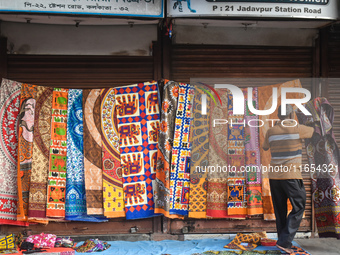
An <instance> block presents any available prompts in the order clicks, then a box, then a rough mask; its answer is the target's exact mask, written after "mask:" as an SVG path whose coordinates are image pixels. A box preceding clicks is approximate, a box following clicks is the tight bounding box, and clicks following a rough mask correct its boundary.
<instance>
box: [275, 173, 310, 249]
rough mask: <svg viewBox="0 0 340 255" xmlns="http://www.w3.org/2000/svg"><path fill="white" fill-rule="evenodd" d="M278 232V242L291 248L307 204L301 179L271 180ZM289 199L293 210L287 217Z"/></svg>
mask: <svg viewBox="0 0 340 255" xmlns="http://www.w3.org/2000/svg"><path fill="white" fill-rule="evenodd" d="M269 183H270V190H271V194H272V200H273V206H274V211H275V217H276V228H277V234H278V241H277V244H278V245H280V246H281V247H284V248H289V249H290V248H291V246H292V241H293V239H294V236H295V234H296V232H297V230H298V228H299V226H300V223H301V220H302V217H303V213H304V211H305V206H306V191H305V187H304V185H303V181H302V180H301V179H289V180H273V179H271V180H269ZM287 199H289V200H290V203H291V204H292V206H293V210H292V211H291V213H290V214H289V215H288V217H287Z"/></svg>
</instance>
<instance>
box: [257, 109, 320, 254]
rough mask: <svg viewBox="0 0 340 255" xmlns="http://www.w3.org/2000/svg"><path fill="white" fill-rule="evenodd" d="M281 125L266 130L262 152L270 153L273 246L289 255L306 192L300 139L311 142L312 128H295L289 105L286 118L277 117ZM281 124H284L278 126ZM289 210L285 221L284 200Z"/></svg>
mask: <svg viewBox="0 0 340 255" xmlns="http://www.w3.org/2000/svg"><path fill="white" fill-rule="evenodd" d="M278 112H279V113H278V117H279V119H280V120H281V122H278V123H276V125H275V126H274V127H271V128H269V129H268V131H267V133H266V137H265V142H264V144H263V149H264V150H265V151H266V150H268V149H270V152H271V162H270V165H271V167H272V170H271V171H269V173H268V174H269V183H270V190H271V194H272V200H273V206H274V212H275V217H276V228H277V234H278V241H277V244H276V246H277V247H278V248H280V249H281V250H283V251H285V252H287V253H292V252H293V251H292V249H291V246H292V241H293V239H294V236H295V234H296V232H297V230H298V228H299V226H300V223H301V220H302V217H303V213H304V211H305V205H306V191H305V187H304V185H303V179H302V175H301V169H300V167H301V163H302V162H301V158H302V139H304V138H311V137H312V135H313V133H314V128H312V127H308V126H305V125H299V124H298V125H296V122H295V121H294V120H292V119H293V117H294V112H293V107H292V106H291V105H287V109H286V115H281V106H280V107H279V109H278ZM282 121H284V122H282ZM288 199H289V201H290V203H291V204H292V206H293V210H292V211H291V213H290V214H289V215H288V217H287V200H288Z"/></svg>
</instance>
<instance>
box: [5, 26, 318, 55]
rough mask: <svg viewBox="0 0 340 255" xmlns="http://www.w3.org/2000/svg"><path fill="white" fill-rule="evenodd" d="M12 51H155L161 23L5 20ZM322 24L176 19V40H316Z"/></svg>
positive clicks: (270, 42)
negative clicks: (191, 22) (183, 21)
mask: <svg viewBox="0 0 340 255" xmlns="http://www.w3.org/2000/svg"><path fill="white" fill-rule="evenodd" d="M0 28H1V30H0V31H1V35H2V36H5V37H7V38H8V47H7V48H8V51H9V52H10V53H11V54H52V55H132V56H148V55H150V54H151V50H150V46H151V43H152V41H156V40H157V25H156V24H153V25H152V24H150V25H134V26H133V27H129V26H128V25H101V26H96V25H92V26H89V25H87V26H85V25H80V26H79V27H75V26H74V25H51V24H34V23H30V24H27V23H19V22H1V24H0ZM317 36H318V29H312V28H304V29H302V28H266V27H255V28H253V27H248V28H247V29H246V30H245V29H244V28H243V27H221V26H216V27H214V26H207V27H206V28H204V27H203V26H193V25H175V26H174V27H173V43H175V44H222V45H258V46H312V45H313V41H314V39H315V38H316V37H317Z"/></svg>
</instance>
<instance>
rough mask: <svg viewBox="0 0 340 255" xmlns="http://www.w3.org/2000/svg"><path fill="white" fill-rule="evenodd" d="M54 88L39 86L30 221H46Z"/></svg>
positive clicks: (29, 211) (30, 192)
mask: <svg viewBox="0 0 340 255" xmlns="http://www.w3.org/2000/svg"><path fill="white" fill-rule="evenodd" d="M52 95H53V88H49V87H42V86H37V95H36V98H37V99H36V104H35V116H34V139H33V157H32V174H31V182H30V189H29V207H28V220H30V221H32V220H46V201H47V182H48V171H49V156H50V143H51V117H52Z"/></svg>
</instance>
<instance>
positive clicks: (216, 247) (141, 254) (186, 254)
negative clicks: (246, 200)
mask: <svg viewBox="0 0 340 255" xmlns="http://www.w3.org/2000/svg"><path fill="white" fill-rule="evenodd" d="M228 242H231V240H228V239H202V240H190V241H189V240H188V241H174V240H164V241H138V242H128V241H109V242H107V243H108V244H110V245H111V247H110V249H108V250H106V251H103V252H100V253H95V254H100V255H112V254H114V255H161V254H171V255H191V254H195V253H196V254H202V253H203V252H206V251H229V252H234V254H237V253H235V252H239V253H238V254H242V253H241V252H243V254H246V253H245V252H248V251H241V250H238V251H236V250H230V249H225V248H223V246H224V245H226V244H227V243H228ZM293 245H294V246H297V243H296V242H293ZM256 251H262V252H263V251H271V252H274V251H279V249H278V248H277V247H275V246H273V247H272V246H258V247H257V248H256ZM75 254H76V255H77V254H78V255H79V254H82V253H78V252H76V253H75ZM221 254H223V253H221ZM230 254H233V253H230ZM264 254H265V253H264ZM267 254H268V252H267ZM272 254H273V253H272ZM274 254H275V253H274ZM278 254H280V253H278ZM297 254H309V253H297Z"/></svg>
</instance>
